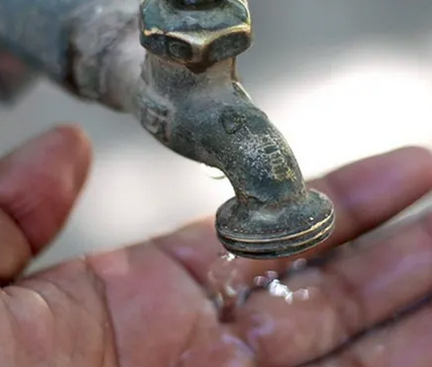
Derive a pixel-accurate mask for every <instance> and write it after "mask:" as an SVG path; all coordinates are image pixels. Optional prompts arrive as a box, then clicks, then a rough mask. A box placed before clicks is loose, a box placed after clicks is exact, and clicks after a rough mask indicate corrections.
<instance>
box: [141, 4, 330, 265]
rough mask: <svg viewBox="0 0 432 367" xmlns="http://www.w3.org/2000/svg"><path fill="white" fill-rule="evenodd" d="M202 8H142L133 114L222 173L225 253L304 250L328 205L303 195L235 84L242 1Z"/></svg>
mask: <svg viewBox="0 0 432 367" xmlns="http://www.w3.org/2000/svg"><path fill="white" fill-rule="evenodd" d="M183 3H184V2H183ZM183 3H182V4H183ZM212 3H213V5H214V9H213V10H209V8H208V7H209V6H210V5H211V4H212ZM198 5H199V4H198ZM198 5H197V4H195V3H194V8H191V9H188V8H186V9H185V5H184V4H183V5H182V7H181V8H178V7H176V5H175V2H174V3H173V2H172V1H168V0H166V1H156V0H146V1H144V2H143V4H142V7H141V9H142V11H141V16H142V21H141V28H142V29H141V31H142V33H141V43H142V45H143V46H144V47H145V48H146V49H147V51H148V52H147V55H146V60H145V62H144V64H143V69H142V70H143V71H142V84H141V88H140V90H139V93H137V94H136V98H135V110H136V111H137V114H138V118H139V119H140V121H141V123H142V125H143V127H144V128H145V129H146V130H147V131H149V132H150V133H151V134H153V135H154V136H155V137H156V138H157V139H158V140H159V141H160V142H162V143H163V144H165V145H166V146H167V147H169V148H170V149H172V150H174V151H175V152H177V153H179V154H181V155H183V156H185V157H187V158H190V159H192V160H195V161H198V162H202V163H205V164H207V165H209V166H213V167H216V168H219V169H220V170H222V171H223V172H224V173H225V174H226V176H227V177H228V179H229V180H230V182H231V184H232V185H233V187H234V191H235V194H236V196H235V197H234V198H233V199H231V200H229V201H228V202H227V203H225V204H224V205H222V207H221V208H220V209H219V210H218V213H217V216H216V229H217V233H218V236H219V239H220V241H221V242H222V244H223V245H224V246H225V248H226V249H227V250H228V251H230V252H231V253H233V254H236V255H239V256H242V257H249V258H257V259H265V258H276V257H287V256H292V255H294V254H298V253H300V252H304V251H306V250H308V249H310V248H312V247H314V246H316V245H318V244H319V243H321V242H323V241H324V240H325V239H327V237H328V236H329V235H330V234H331V232H332V229H333V226H334V210H333V205H332V203H331V202H330V200H329V199H328V198H327V197H325V196H324V195H323V194H321V193H318V192H316V191H312V190H307V188H306V186H305V183H304V180H303V176H302V173H301V171H300V168H299V166H298V163H297V161H296V159H295V157H294V155H293V153H292V151H291V149H290V147H289V145H288V144H287V142H286V140H285V138H284V137H283V136H282V135H281V133H280V132H279V131H278V130H277V129H276V127H275V126H274V125H273V124H272V123H271V122H270V121H269V119H268V117H267V116H266V115H265V113H264V112H262V111H261V110H259V109H258V108H257V107H256V106H254V104H253V102H252V101H251V99H250V97H249V96H248V94H247V93H246V92H245V90H244V89H243V87H242V86H241V84H240V83H239V82H238V80H237V76H236V67H235V64H236V62H235V57H236V55H237V54H239V53H240V52H243V51H244V50H245V49H246V48H248V47H249V46H250V38H251V37H250V21H249V13H248V9H247V3H246V1H244V0H225V1H215V2H212V1H206V11H205V12H202V11H199V10H196V6H198ZM229 5H231V6H232V8H231V12H229V13H223V11H222V10H223V9H225V10H226V7H228V6H229ZM224 6H225V8H223V7H224ZM155 14H157V16H156V15H155ZM226 14H228V15H226ZM176 17H179V19H180V18H181V19H184V21H183V22H176V21H175V19H176ZM209 17H210V18H211V19H212V25H213V27H214V26H215V22H214V20H215V19H218V17H225V18H224V21H223V22H222V23H221V28H220V29H216V30H213V32H200V31H197V29H200V26H202V29H204V28H205V25H206V22H208V18H209ZM230 17H231V18H232V19H231V20H230ZM220 19H222V18H220ZM156 20H157V21H159V22H161V23H155V22H156ZM161 20H162V21H161ZM188 22H189V23H190V24H187V23H188ZM230 22H233V24H230ZM216 24H217V23H216ZM176 26H178V27H179V29H177V28H176ZM218 34H219V37H218V36H217V35H218ZM215 35H216V36H215ZM206 37H207V39H206Z"/></svg>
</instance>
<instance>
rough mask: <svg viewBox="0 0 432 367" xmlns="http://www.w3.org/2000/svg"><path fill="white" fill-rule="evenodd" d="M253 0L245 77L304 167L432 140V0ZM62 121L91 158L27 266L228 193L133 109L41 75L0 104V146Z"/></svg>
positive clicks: (98, 245) (161, 225)
mask: <svg viewBox="0 0 432 367" xmlns="http://www.w3.org/2000/svg"><path fill="white" fill-rule="evenodd" d="M250 3H251V9H252V14H253V19H254V33H255V46H254V47H253V48H252V49H251V50H250V51H248V52H247V53H246V54H244V55H243V56H241V58H240V65H239V67H240V72H241V75H242V79H243V81H244V84H245V85H246V87H247V88H248V89H249V91H250V93H251V94H252V96H253V97H254V99H255V100H256V102H257V103H258V104H259V105H260V106H261V107H262V108H263V109H264V110H265V111H267V112H268V114H269V115H270V117H271V118H272V119H273V121H274V122H275V123H276V124H277V125H278V126H279V127H280V128H281V130H282V131H283V132H284V133H285V134H286V136H287V138H288V141H289V142H290V144H291V146H292V148H293V149H294V151H295V153H296V155H297V158H298V160H299V162H300V164H301V166H302V169H303V171H304V173H305V175H306V176H315V175H318V174H320V173H322V172H325V171H328V170H329V169H332V168H334V167H337V166H340V165H341V164H344V163H347V162H350V161H353V160H356V159H359V158H362V157H365V156H368V155H370V154H375V153H380V152H383V151H386V150H389V149H392V148H396V147H399V146H403V145H409V144H420V145H424V146H432V123H431V122H430V121H432V57H431V51H432V2H430V1H428V0H411V1H405V0H362V1H361V2H359V1H357V0H326V1H322V0H271V1H262V0H251V1H250ZM64 121H77V122H79V123H80V124H81V126H82V127H83V128H84V129H85V131H86V132H87V133H88V134H89V136H90V138H91V140H92V142H93V144H94V148H95V165H94V167H93V171H92V174H91V176H90V180H89V182H88V184H87V187H86V189H85V191H84V194H83V196H82V197H81V199H80V201H79V204H78V206H77V208H76V210H75V212H74V214H73V216H72V218H71V220H70V221H69V223H68V225H67V227H66V228H65V230H64V232H63V233H62V235H61V236H60V237H59V238H58V240H57V241H56V242H55V243H54V245H53V247H52V248H51V249H50V250H49V251H48V252H46V253H45V254H44V255H43V256H42V257H41V258H40V260H39V261H38V262H37V263H36V264H35V267H39V266H42V265H46V264H50V263H54V262H57V261H60V260H62V259H65V258H67V257H71V256H75V255H79V254H82V253H83V252H87V251H96V250H102V249H109V248H115V247H118V246H121V245H124V244H128V243H131V242H136V241H139V240H142V239H145V238H148V237H149V236H152V235H155V234H158V233H161V232H165V231H169V230H171V229H174V228H176V227H178V226H180V225H182V224H184V223H187V222H189V221H190V220H193V219H195V218H199V217H201V216H204V215H209V214H212V213H213V212H214V211H215V210H216V208H217V207H218V205H219V204H221V203H222V202H223V201H224V200H226V199H227V198H229V197H230V196H231V195H232V191H231V188H230V185H229V184H228V183H227V182H225V181H214V180H212V179H210V178H209V177H208V176H207V175H206V174H205V172H204V171H203V169H202V167H201V166H200V165H198V164H196V163H193V162H190V161H188V160H186V159H184V158H181V157H179V156H177V155H175V154H174V153H172V152H170V151H168V150H167V149H165V148H164V147H162V146H160V145H159V144H158V143H157V142H155V141H154V140H153V138H151V137H150V136H149V135H147V134H146V133H145V132H144V131H143V130H142V129H141V128H140V127H139V126H138V124H137V123H136V122H135V121H134V120H133V119H132V118H131V117H129V116H125V115H122V114H116V113H113V112H110V111H108V110H105V109H103V108H101V107H99V106H95V105H89V104H83V103H82V102H79V101H77V100H75V99H74V98H72V97H70V96H68V95H66V94H65V93H64V92H63V91H61V90H59V89H58V88H56V87H55V86H53V85H51V84H49V83H48V82H47V81H40V82H39V83H38V84H37V86H36V87H35V88H34V89H32V90H31V91H30V92H29V93H27V94H26V95H25V97H24V98H23V99H22V100H21V101H20V102H19V103H18V104H16V105H15V106H13V108H6V107H3V108H1V109H0V152H6V151H7V150H9V149H11V148H13V147H14V146H16V145H17V144H19V143H20V142H22V141H23V140H24V139H26V138H28V137H30V136H33V135H34V134H37V133H39V132H41V131H42V130H45V129H47V128H48V127H50V126H53V125H55V124H56V123H58V122H64ZM203 245H205V244H203Z"/></svg>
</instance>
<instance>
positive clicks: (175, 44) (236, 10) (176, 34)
mask: <svg viewBox="0 0 432 367" xmlns="http://www.w3.org/2000/svg"><path fill="white" fill-rule="evenodd" d="M140 27H141V45H142V46H143V47H144V48H146V49H147V51H149V52H151V53H153V54H155V55H157V56H160V57H162V58H165V59H171V60H173V61H175V62H178V63H181V64H185V65H187V66H194V65H195V66H196V65H201V66H202V65H208V66H211V65H213V64H214V63H216V62H219V61H222V60H225V59H229V58H232V57H235V56H237V55H239V54H240V53H242V52H244V51H246V50H247V49H248V48H249V47H250V46H251V45H252V35H251V32H252V31H251V16H250V12H249V9H248V6H247V2H245V0H144V1H143V2H142V3H141V13H140ZM204 69H205V68H204Z"/></svg>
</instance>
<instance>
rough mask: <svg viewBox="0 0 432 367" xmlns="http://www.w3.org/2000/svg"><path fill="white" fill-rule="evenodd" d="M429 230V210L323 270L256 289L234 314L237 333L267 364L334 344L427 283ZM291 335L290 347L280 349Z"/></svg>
mask: <svg viewBox="0 0 432 367" xmlns="http://www.w3.org/2000/svg"><path fill="white" fill-rule="evenodd" d="M431 233H432V216H429V217H428V218H427V219H425V220H423V221H420V222H417V223H415V224H410V225H409V226H407V227H404V228H401V229H400V231H398V232H396V233H394V234H393V235H392V236H391V237H389V238H387V239H385V240H380V241H377V242H375V243H371V244H369V245H368V246H364V247H362V248H360V249H358V250H356V251H355V252H354V251H353V252H352V253H350V254H347V255H345V256H343V257H342V258H340V259H338V260H337V261H336V260H335V261H333V262H330V263H329V264H327V265H326V266H324V267H322V268H319V269H318V268H314V269H306V270H305V271H303V272H302V273H301V274H298V275H296V276H294V277H292V278H291V279H289V280H288V281H287V282H285V284H284V285H285V286H286V287H285V289H284V288H280V289H279V290H277V291H278V293H277V292H276V290H275V291H273V294H271V293H270V294H269V293H266V292H258V293H256V294H254V295H253V296H252V297H250V299H249V300H248V302H247V303H246V304H245V306H244V307H243V308H242V309H241V312H239V313H238V324H237V326H236V330H237V332H238V333H239V335H241V337H242V338H246V339H249V342H250V343H252V344H253V345H254V346H255V349H256V350H257V355H258V359H259V360H263V361H264V360H265V361H266V363H267V364H264V366H272V367H273V366H284V365H297V364H301V363H306V362H308V361H310V360H311V359H314V358H316V357H319V356H321V355H323V354H324V353H326V352H328V351H330V350H334V349H335V348H338V347H339V346H341V345H342V344H343V343H344V342H346V341H347V340H348V339H350V338H351V337H352V336H354V335H356V334H358V333H360V332H362V331H364V330H365V329H368V328H370V327H372V326H374V325H376V324H378V323H381V322H383V321H385V320H387V319H389V318H391V317H392V316H393V315H394V314H395V313H397V312H399V311H400V310H401V309H403V308H404V307H405V306H406V305H408V304H411V303H413V302H416V301H418V300H419V299H421V298H422V297H423V296H424V294H426V293H427V292H429V291H430V290H431V289H432V236H431ZM284 285H280V287H283V286H284ZM281 290H282V291H285V293H283V292H282V291H281ZM275 295H279V297H275ZM284 297H285V298H284ZM268 330H271V332H268ZM293 337H294V339H293ZM288 341H290V344H291V348H285V349H284V348H282V345H281V343H287V342H288Z"/></svg>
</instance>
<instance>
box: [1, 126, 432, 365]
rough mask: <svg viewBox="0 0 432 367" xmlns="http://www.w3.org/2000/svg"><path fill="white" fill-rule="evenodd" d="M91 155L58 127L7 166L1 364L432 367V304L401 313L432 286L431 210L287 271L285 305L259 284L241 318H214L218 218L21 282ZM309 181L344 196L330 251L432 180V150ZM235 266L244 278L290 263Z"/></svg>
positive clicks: (398, 154)
mask: <svg viewBox="0 0 432 367" xmlns="http://www.w3.org/2000/svg"><path fill="white" fill-rule="evenodd" d="M90 155H91V154H90V148H89V144H88V141H87V140H86V139H85V137H84V136H83V135H82V133H81V132H80V131H79V130H78V129H76V128H72V127H61V128H58V129H55V130H54V131H51V132H49V133H46V134H44V135H43V136H41V137H39V138H37V139H35V140H32V141H31V142H28V143H27V144H26V145H25V147H23V148H21V149H18V150H17V151H16V152H14V153H12V154H10V155H9V156H7V157H5V158H4V159H3V160H2V161H1V163H0V208H1V209H0V278H1V279H2V281H3V285H4V287H3V288H2V291H1V293H0V325H1V328H0V361H1V366H2V367H27V366H28V367H33V366H35V367H43V366H50V367H67V366H74V367H76V366H79V367H114V366H115V367H120V366H121V367H142V366H148V367H189V366H190V367H213V366H214V367H225V366H226V367H249V366H257V367H290V366H316V367H318V366H320V367H333V366H334V367H338V366H343V367H359V366H363V367H369V366H370V367H381V366H383V367H384V366H386V367H387V366H391V367H398V366H410V367H423V366H424V367H430V361H431V360H432V348H431V347H430V346H431V345H432V317H431V316H432V315H431V309H430V308H428V307H424V308H417V309H416V310H413V311H412V312H410V313H407V314H406V315H405V316H404V317H399V318H395V317H394V315H395V314H396V313H398V312H400V311H401V310H403V309H404V308H406V307H407V306H409V305H411V304H412V303H414V302H417V301H419V300H421V299H422V298H424V297H426V296H427V295H428V293H429V292H431V291H432V221H431V220H428V218H423V219H421V220H418V221H417V222H415V223H412V224H410V225H408V226H406V227H404V228H403V229H400V230H399V231H398V232H397V233H396V232H394V233H393V234H391V235H389V236H387V237H386V238H381V239H374V240H373V241H374V242H372V240H371V241H370V242H369V243H364V244H361V245H358V246H357V248H356V249H355V251H347V252H344V253H343V254H341V255H340V256H338V257H335V258H334V259H330V260H329V261H327V262H322V263H321V264H319V265H316V266H309V267H306V268H304V269H302V270H301V271H298V272H297V273H295V274H291V275H290V276H289V277H287V278H286V279H284V280H283V282H284V283H285V284H286V285H287V286H288V287H289V289H290V290H291V291H292V294H293V297H294V299H290V302H287V299H284V298H283V297H275V296H272V295H271V294H270V293H269V292H266V291H264V290H262V291H259V290H258V291H256V292H253V293H252V294H251V295H250V296H249V298H248V299H247V301H246V302H245V304H244V305H243V306H242V308H241V310H240V312H239V313H238V315H237V318H236V320H235V322H232V323H225V324H222V323H220V322H219V319H218V316H217V311H216V308H215V306H214V303H213V302H212V300H211V299H210V298H209V297H208V294H209V292H208V288H209V283H208V280H207V279H208V277H207V274H208V271H209V269H210V268H211V266H212V264H213V263H214V262H215V261H216V260H217V259H218V256H219V254H220V250H221V246H220V244H218V242H217V240H216V237H215V234H214V231H213V223H212V221H211V220H207V221H203V222H200V223H196V224H193V225H190V226H189V227H187V228H184V229H182V230H180V231H179V232H177V233H174V234H171V235H169V236H166V237H163V238H157V239H155V240H153V241H151V242H148V243H145V244H140V245H136V246H132V247H128V248H124V249H121V250H118V251H114V252H110V253H106V254H100V255H92V256H89V257H86V258H85V259H78V260H74V261H70V262H68V263H65V264H61V265H59V266H57V267H55V268H53V269H49V270H47V271H44V272H42V273H39V274H37V275H34V276H32V277H29V278H20V277H19V274H20V273H21V272H22V270H23V268H24V267H25V265H26V264H27V262H28V261H29V260H30V259H31V258H32V256H34V255H36V254H37V253H38V252H39V251H40V250H41V249H42V248H43V247H44V246H46V245H47V244H48V243H49V242H50V241H51V240H52V239H53V237H54V236H55V235H56V233H57V232H58V231H59V230H60V229H61V227H62V225H63V223H64V221H65V220H66V218H67V215H68V213H69V211H70V210H71V207H72V206H73V203H74V201H75V199H76V197H77V195H78V193H79V191H80V188H81V186H82V185H83V182H84V181H85V177H86V173H87V171H88V167H89V164H90V159H91V158H90ZM311 186H313V187H316V188H318V189H320V190H322V191H323V192H325V193H327V194H328V195H329V196H330V197H331V198H332V200H333V201H334V203H335V206H336V211H337V224H336V228H337V229H336V232H335V233H334V235H333V236H332V238H331V240H330V241H328V244H327V246H329V247H335V246H337V245H340V244H343V243H346V242H348V241H351V240H353V239H355V238H357V237H358V236H359V235H361V234H363V233H365V232H366V231H368V230H370V229H372V228H374V227H376V226H377V225H379V224H381V223H383V222H384V221H386V220H388V219H390V218H392V217H393V216H394V215H396V214H397V213H399V212H400V211H401V210H402V209H403V208H405V207H406V206H408V205H410V204H411V203H413V202H414V201H416V200H417V199H418V198H420V197H421V196H422V195H424V194H425V193H427V192H428V191H429V190H430V189H432V156H431V155H429V153H428V152H426V151H424V150H422V149H419V148H406V149H402V150H398V151H395V152H392V153H389V154H386V155H382V156H378V157H374V158H371V159H367V160H363V161H361V162H358V163H356V164H353V165H350V166H348V167H344V168H342V169H339V170H338V171H336V172H333V173H331V174H330V175H328V176H326V177H325V178H323V179H320V180H317V181H314V182H312V183H311ZM89 225H90V224H89ZM312 255H313V254H308V256H312ZM239 264H240V265H239V272H242V273H244V274H243V275H244V277H245V279H247V278H248V277H249V276H251V275H252V274H259V273H261V272H264V271H265V269H278V270H279V271H282V270H283V269H285V268H287V267H288V266H289V262H288V261H287V260H280V261H271V262H257V261H244V260H240V262H239ZM297 290H298V291H302V292H303V293H299V294H300V295H303V296H301V297H298V299H297V298H296V291H297ZM305 290H307V297H304V295H305V292H304V291H305ZM376 325H380V326H381V327H380V328H379V329H378V330H376V331H374V332H373V333H369V332H368V330H371V328H373V327H374V326H376Z"/></svg>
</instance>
